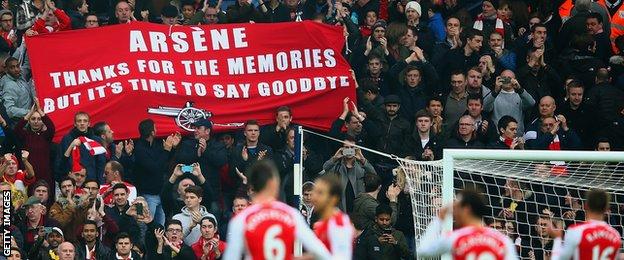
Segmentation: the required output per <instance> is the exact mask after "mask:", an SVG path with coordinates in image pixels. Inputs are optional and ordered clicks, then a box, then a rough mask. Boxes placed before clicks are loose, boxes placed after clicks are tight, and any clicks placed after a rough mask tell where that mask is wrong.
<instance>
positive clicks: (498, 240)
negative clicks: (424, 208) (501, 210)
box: [417, 218, 518, 260]
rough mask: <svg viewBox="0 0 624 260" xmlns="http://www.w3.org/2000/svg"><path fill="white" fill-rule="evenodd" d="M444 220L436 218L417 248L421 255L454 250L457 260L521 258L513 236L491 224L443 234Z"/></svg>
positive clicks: (434, 254)
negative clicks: (508, 235) (505, 233)
mask: <svg viewBox="0 0 624 260" xmlns="http://www.w3.org/2000/svg"><path fill="white" fill-rule="evenodd" d="M441 229H442V222H441V221H440V220H439V219H437V218H436V219H435V220H433V221H432V222H431V223H430V224H429V227H428V228H427V231H426V232H425V235H424V236H423V238H422V239H421V244H420V246H419V247H418V249H417V254H418V257H419V258H422V257H437V256H440V255H443V254H446V253H451V254H452V256H453V259H458V260H472V259H497V260H503V259H514V260H515V259H518V257H517V253H516V248H515V246H514V244H513V242H512V241H511V239H510V238H509V237H507V236H505V235H503V234H502V233H500V232H498V231H497V230H495V229H491V228H488V227H473V226H469V227H464V228H460V229H457V230H455V231H453V232H451V233H450V234H447V235H441V234H440V233H441Z"/></svg>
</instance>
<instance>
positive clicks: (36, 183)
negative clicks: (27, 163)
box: [32, 179, 50, 192]
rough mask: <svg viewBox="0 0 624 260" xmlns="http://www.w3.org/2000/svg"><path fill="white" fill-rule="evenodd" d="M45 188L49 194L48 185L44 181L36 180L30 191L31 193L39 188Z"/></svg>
mask: <svg viewBox="0 0 624 260" xmlns="http://www.w3.org/2000/svg"><path fill="white" fill-rule="evenodd" d="M41 186H43V187H45V188H46V189H48V192H50V184H48V182H47V181H45V180H44V179H39V180H37V181H36V182H35V183H34V184H33V185H32V189H33V191H34V190H35V189H37V188H39V187H41Z"/></svg>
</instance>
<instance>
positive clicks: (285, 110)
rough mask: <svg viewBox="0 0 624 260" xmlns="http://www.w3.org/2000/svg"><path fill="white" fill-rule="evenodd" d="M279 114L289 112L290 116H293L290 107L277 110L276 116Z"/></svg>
mask: <svg viewBox="0 0 624 260" xmlns="http://www.w3.org/2000/svg"><path fill="white" fill-rule="evenodd" d="M279 112H288V114H289V115H292V111H291V110H290V107H288V106H280V107H278V108H277V111H275V114H278V113H279Z"/></svg>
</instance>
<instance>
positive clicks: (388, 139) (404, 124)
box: [377, 95, 410, 155]
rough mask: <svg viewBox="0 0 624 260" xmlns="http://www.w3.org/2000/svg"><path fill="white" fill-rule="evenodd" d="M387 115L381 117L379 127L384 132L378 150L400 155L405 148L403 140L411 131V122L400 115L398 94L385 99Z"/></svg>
mask: <svg viewBox="0 0 624 260" xmlns="http://www.w3.org/2000/svg"><path fill="white" fill-rule="evenodd" d="M384 107H385V112H386V113H385V115H384V116H382V117H381V121H380V122H379V128H380V129H381V131H382V132H383V133H384V134H383V135H382V136H381V139H380V142H378V143H377V150H379V151H382V152H384V153H388V154H395V155H399V154H400V152H401V151H402V150H403V148H402V146H403V140H404V139H405V137H406V136H407V135H408V134H409V133H410V123H409V122H408V121H407V120H406V119H404V118H402V117H399V109H400V108H401V98H399V96H397V95H389V96H387V97H386V98H385V99H384Z"/></svg>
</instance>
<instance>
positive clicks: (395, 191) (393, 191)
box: [386, 184, 401, 202]
mask: <svg viewBox="0 0 624 260" xmlns="http://www.w3.org/2000/svg"><path fill="white" fill-rule="evenodd" d="M399 193H401V187H399V185H396V184H392V185H390V186H389V187H388V191H386V197H388V199H389V200H390V201H391V202H396V201H397V198H398V196H399Z"/></svg>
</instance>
